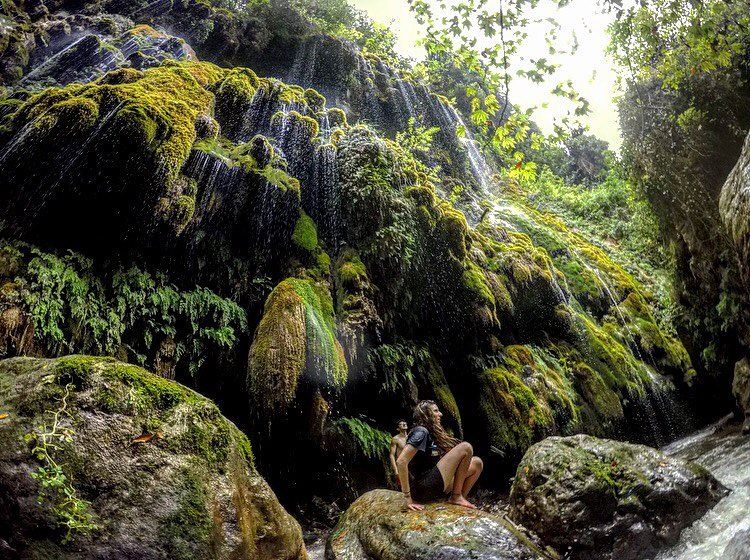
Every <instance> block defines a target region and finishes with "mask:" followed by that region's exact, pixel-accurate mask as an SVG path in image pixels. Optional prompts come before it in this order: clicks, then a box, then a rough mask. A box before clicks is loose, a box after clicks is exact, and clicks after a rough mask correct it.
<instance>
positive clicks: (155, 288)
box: [24, 248, 247, 375]
mask: <svg viewBox="0 0 750 560" xmlns="http://www.w3.org/2000/svg"><path fill="white" fill-rule="evenodd" d="M30 255H31V257H32V258H31V260H30V261H29V264H28V272H27V280H28V284H27V285H26V289H25V291H24V299H25V303H26V305H27V306H28V309H29V313H30V315H31V317H32V320H33V322H34V327H35V330H36V333H37V336H38V337H39V338H40V339H41V340H42V341H43V342H44V343H45V344H46V345H47V346H48V347H49V348H51V349H53V351H55V352H56V353H71V352H95V353H99V354H108V355H115V354H116V353H117V352H118V351H119V350H120V348H121V346H124V347H125V348H127V350H128V351H129V352H131V353H132V354H133V358H134V359H135V361H136V362H138V363H140V364H144V363H145V362H146V361H147V359H148V356H149V355H153V352H154V350H155V348H154V345H155V343H159V342H161V341H162V340H164V339H165V338H168V337H171V338H173V339H174V340H175V343H176V351H175V355H176V360H177V361H178V362H180V363H182V364H184V365H185V366H186V368H187V370H188V371H189V373H190V374H191V375H196V374H197V372H198V370H199V369H200V368H201V366H202V365H203V363H204V362H205V359H206V354H207V352H208V351H210V350H213V351H219V352H221V351H226V350H229V349H231V348H232V347H233V346H234V344H235V343H236V341H237V337H238V335H241V334H242V333H244V332H246V330H247V318H246V315H245V312H244V311H243V310H242V308H240V307H239V306H238V305H237V304H236V303H234V302H232V301H231V300H228V299H224V298H222V297H219V296H218V295H216V294H215V293H213V292H212V291H211V290H208V289H206V288H201V287H197V288H195V289H194V290H189V291H181V290H179V289H178V288H177V287H175V286H173V285H170V284H168V283H167V282H166V280H165V279H164V278H163V277H161V276H157V277H154V276H152V275H151V274H149V273H147V272H144V271H142V270H140V269H138V268H136V267H131V268H129V269H127V270H117V271H115V272H114V273H113V274H112V276H111V279H110V282H109V284H108V285H107V286H106V288H105V284H104V283H103V280H102V278H100V277H99V276H98V275H97V274H96V272H95V267H94V263H93V262H92V261H91V260H90V259H87V258H85V257H83V256H81V255H79V254H76V253H73V252H69V253H68V254H66V255H63V256H57V255H54V254H51V253H45V252H42V251H40V250H38V249H36V248H32V249H31V250H30Z"/></svg>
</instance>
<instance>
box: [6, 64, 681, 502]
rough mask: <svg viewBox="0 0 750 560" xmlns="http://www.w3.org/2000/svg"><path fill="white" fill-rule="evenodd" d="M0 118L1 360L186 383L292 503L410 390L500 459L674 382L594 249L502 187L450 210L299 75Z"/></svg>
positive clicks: (670, 354)
mask: <svg viewBox="0 0 750 560" xmlns="http://www.w3.org/2000/svg"><path fill="white" fill-rule="evenodd" d="M432 102H434V103H435V104H437V105H438V106H442V107H444V109H445V112H446V113H449V114H450V113H453V114H454V113H455V112H454V111H453V110H452V109H450V107H449V106H448V105H447V104H446V103H447V102H446V100H444V99H441V98H439V97H437V96H433V98H432ZM454 124H455V123H454ZM1 126H2V128H1V129H0V159H1V161H2V165H3V168H4V169H5V170H7V174H6V177H7V179H8V185H9V188H8V189H6V190H4V191H3V192H2V193H1V194H0V198H1V199H2V219H3V231H2V233H3V235H4V236H5V237H6V238H7V240H8V241H7V246H6V247H5V249H3V253H2V255H3V259H2V262H3V270H2V271H0V272H2V274H3V282H4V284H3V288H2V290H3V298H4V299H3V302H4V303H3V305H4V313H3V315H2V318H3V329H4V330H3V333H2V334H3V337H4V349H5V353H6V355H12V354H15V353H35V354H43V355H48V354H57V353H61V352H70V351H86V352H97V353H104V354H110V355H116V356H118V357H120V358H121V359H126V360H128V361H133V362H136V363H141V364H144V365H148V366H150V367H153V368H155V369H156V370H157V371H159V372H160V373H161V374H162V375H165V376H167V377H173V378H176V379H178V380H180V381H182V382H184V383H187V384H190V385H192V386H193V387H196V388H198V389H199V390H201V391H203V392H205V393H206V394H208V395H210V396H212V397H213V398H215V399H216V400H217V402H218V403H219V404H220V406H222V407H223V409H224V410H225V411H226V412H227V413H228V414H230V416H231V417H233V418H235V419H236V420H237V421H238V423H240V424H241V425H242V426H243V427H244V428H245V429H247V430H249V433H250V435H251V437H252V438H253V439H254V440H256V442H257V444H258V450H259V452H258V463H259V465H260V466H261V468H262V469H263V470H264V471H265V472H267V473H268V474H269V476H271V481H272V482H273V483H275V484H278V487H279V490H280V491H282V493H285V494H286V495H287V496H289V495H290V494H293V493H295V492H293V490H294V488H295V487H296V486H297V485H302V484H305V487H306V488H308V490H306V492H309V491H325V490H326V489H329V490H331V491H337V492H340V491H341V489H340V488H334V487H335V485H336V483H333V482H330V481H327V480H328V479H330V477H329V475H328V473H329V470H328V468H329V465H331V464H335V463H336V461H337V454H338V453H339V451H340V447H341V446H342V445H343V446H352V452H353V453H355V454H357V455H358V456H360V457H361V461H358V463H357V466H356V467H354V468H353V469H352V470H354V471H359V472H357V473H356V474H354V473H350V474H352V476H354V477H355V480H356V481H358V483H367V482H366V480H367V479H368V477H373V476H375V477H377V476H380V475H379V474H378V472H382V470H381V469H382V467H381V466H379V460H380V458H381V457H382V450H383V444H384V442H385V441H387V439H386V438H384V437H383V436H382V430H387V429H389V428H390V425H391V424H392V423H393V421H394V420H395V419H396V418H397V417H400V416H404V415H406V414H407V413H408V408H409V406H410V405H411V404H412V403H413V402H414V401H415V399H417V398H434V399H435V400H437V401H438V402H439V403H440V405H441V407H442V408H443V409H444V410H445V411H446V412H447V414H446V417H447V418H449V419H450V420H449V422H448V424H449V425H451V426H452V428H453V429H454V431H456V432H462V433H463V434H464V435H465V437H467V438H469V439H471V440H472V441H475V442H476V446H477V448H478V449H479V450H481V452H482V453H484V454H486V453H488V452H489V451H490V450H493V453H494V454H493V455H490V459H489V461H490V464H491V465H494V466H495V467H503V468H505V469H510V468H512V467H513V464H514V461H515V460H516V459H517V458H518V457H520V454H521V453H522V452H523V451H524V449H525V448H526V447H528V446H529V445H530V444H531V443H533V442H534V441H536V440H538V439H540V438H542V437H544V436H545V435H549V434H553V433H572V432H575V431H582V430H583V431H588V432H592V433H596V434H602V435H604V434H609V435H615V434H616V435H628V434H629V435H634V436H635V437H646V436H647V434H648V435H650V437H657V438H658V437H659V436H658V431H657V432H654V430H653V425H652V424H653V423H655V424H656V425H666V424H668V421H667V420H668V417H669V415H670V414H672V413H673V412H674V411H673V410H671V409H669V407H665V406H663V403H665V402H671V400H670V399H673V398H674V397H675V395H676V394H677V393H678V392H679V391H680V390H683V389H686V387H687V385H688V383H689V382H690V381H691V378H692V376H693V372H692V369H691V365H690V361H689V359H688V358H687V355H686V353H685V351H684V349H683V348H682V346H681V345H680V343H679V342H677V341H676V340H675V339H674V338H672V337H671V336H670V335H669V334H667V333H664V332H662V331H661V330H660V329H659V327H658V326H657V324H656V322H655V320H654V318H653V315H652V313H651V311H650V310H649V303H648V296H647V294H645V292H644V291H643V289H642V288H641V287H640V286H639V285H638V284H637V282H635V281H634V280H633V279H632V278H631V277H630V276H629V275H628V274H627V273H625V272H624V271H623V270H622V269H621V268H620V267H619V266H617V265H616V264H615V263H614V262H613V261H611V260H610V259H609V258H608V257H607V256H606V254H605V253H604V252H602V250H601V249H599V248H597V247H595V246H593V245H592V244H590V243H589V242H587V241H586V240H585V239H583V238H582V237H581V236H579V235H577V234H575V233H572V232H571V231H569V230H568V229H567V228H566V227H565V225H564V223H562V222H561V221H560V220H559V219H557V218H555V217H554V216H552V215H548V214H543V213H540V212H538V211H535V210H533V209H532V208H529V207H528V206H525V205H524V204H523V203H522V202H521V201H520V200H517V199H515V198H514V197H513V196H512V195H510V194H508V195H506V196H504V199H505V200H504V206H503V205H500V206H498V207H497V209H496V211H495V212H494V213H493V214H492V216H491V219H489V220H485V221H483V222H482V223H481V224H480V225H479V226H477V227H472V226H470V225H469V223H467V219H466V217H465V216H464V214H463V213H462V212H461V211H460V210H459V209H457V208H456V207H454V206H453V205H452V204H451V203H449V202H448V201H447V200H445V199H443V198H441V196H440V194H439V193H441V192H445V191H446V190H447V189H446V188H445V185H443V184H442V182H443V180H444V177H445V176H444V175H443V174H441V173H440V172H439V170H436V169H435V168H431V167H430V164H429V161H424V160H420V159H418V157H417V156H415V154H414V153H412V152H411V151H409V150H408V149H407V148H405V147H403V146H401V145H399V144H397V143H395V142H393V141H392V140H389V139H388V138H386V137H384V136H381V135H380V134H379V133H378V132H377V131H376V130H373V128H372V127H368V126H364V125H355V124H352V125H350V124H349V123H348V122H347V119H346V118H345V117H344V116H343V115H342V114H341V112H340V111H338V110H337V109H335V108H332V107H330V106H328V104H327V101H326V99H325V98H324V97H323V96H321V95H320V94H319V93H317V92H316V91H314V90H311V89H303V88H301V87H299V86H290V85H287V84H285V83H283V82H279V81H277V80H274V79H270V78H261V77H258V76H257V75H256V74H255V73H254V72H253V71H252V70H249V69H245V68H232V69H225V68H221V67H219V66H216V65H214V64H211V63H206V62H195V61H183V62H179V61H174V60H169V61H166V62H164V63H162V64H160V65H158V66H154V67H151V68H146V69H144V70H137V69H135V68H121V69H118V70H114V71H111V72H109V73H106V74H103V75H102V76H101V77H99V78H96V79H95V80H93V81H90V82H85V83H81V82H76V83H71V84H69V85H66V86H61V87H52V88H48V89H44V90H41V91H39V92H38V93H31V92H29V91H27V90H22V89H15V90H12V93H11V95H10V97H9V98H7V99H6V101H5V102H4V104H3V120H2V124H1ZM447 132H450V129H448V131H447ZM486 179H487V180H489V178H486ZM445 180H447V179H445ZM467 182H468V183H469V184H470V183H471V180H470V178H469V179H467ZM68 250H72V251H73V253H69V254H65V251H68ZM663 374H666V375H667V377H664V376H663ZM657 402H659V403H662V404H660V405H659V406H656V407H655V406H654V403H657ZM654 434H656V435H654ZM279 440H281V441H288V442H295V443H294V444H289V445H285V446H281V447H279V446H277V445H275V443H274V442H275V441H279ZM501 470H502V469H501ZM495 472H499V471H497V469H495ZM363 477H364V478H363ZM371 480H376V479H374V478H373V479H371ZM310 483H311V484H312V485H310Z"/></svg>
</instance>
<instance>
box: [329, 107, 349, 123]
mask: <svg viewBox="0 0 750 560" xmlns="http://www.w3.org/2000/svg"><path fill="white" fill-rule="evenodd" d="M327 113H328V124H329V125H330V126H331V128H336V127H340V128H346V127H348V126H349V123H348V122H347V120H346V113H344V111H342V110H341V109H339V108H338V107H334V108H333V109H328V111H327Z"/></svg>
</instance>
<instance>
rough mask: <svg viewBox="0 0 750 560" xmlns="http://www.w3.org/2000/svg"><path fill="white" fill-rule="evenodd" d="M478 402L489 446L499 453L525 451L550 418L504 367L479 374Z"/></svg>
mask: <svg viewBox="0 0 750 560" xmlns="http://www.w3.org/2000/svg"><path fill="white" fill-rule="evenodd" d="M477 380H478V382H479V384H480V393H479V395H478V398H479V400H478V403H479V407H480V410H482V412H483V417H484V419H485V422H486V423H487V424H486V429H487V435H488V438H489V442H490V444H491V445H494V446H495V447H497V448H499V449H500V450H503V451H506V452H507V451H508V450H516V451H517V450H519V449H525V448H526V447H528V446H529V445H531V443H532V442H533V440H534V436H535V431H536V430H537V429H538V428H540V427H542V426H544V425H547V424H550V423H551V421H552V419H551V417H550V416H549V413H548V412H547V413H546V414H545V413H544V412H543V409H542V408H541V407H540V406H539V404H538V401H537V398H536V396H535V395H534V393H533V392H532V391H531V390H530V389H529V388H528V387H527V386H526V385H524V384H523V382H522V381H521V380H520V379H519V378H518V377H516V376H515V375H514V374H513V373H511V372H509V371H508V370H507V369H506V368H505V367H498V368H495V369H491V370H486V371H484V372H482V373H481V374H480V375H479V376H478V378H477Z"/></svg>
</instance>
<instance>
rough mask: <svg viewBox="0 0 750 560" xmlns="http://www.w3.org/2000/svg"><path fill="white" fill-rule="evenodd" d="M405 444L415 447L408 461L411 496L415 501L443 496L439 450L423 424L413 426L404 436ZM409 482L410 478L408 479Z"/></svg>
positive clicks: (443, 484)
mask: <svg viewBox="0 0 750 560" xmlns="http://www.w3.org/2000/svg"><path fill="white" fill-rule="evenodd" d="M406 443H407V445H411V446H412V447H415V448H416V449H417V454H416V455H415V456H414V457H413V458H412V460H411V461H410V462H409V474H410V477H409V478H410V479H412V477H413V481H414V482H412V483H411V491H412V498H413V499H414V501H416V502H434V501H437V500H440V499H442V498H444V497H445V494H446V492H445V481H443V475H442V474H441V473H440V469H438V468H437V464H438V461H439V460H440V450H439V449H438V447H437V445H435V442H434V441H433V440H432V436H431V435H430V432H429V431H428V430H427V428H425V427H424V426H415V427H414V428H413V429H412V431H411V432H409V436H408V437H407V438H406ZM410 482H411V480H410Z"/></svg>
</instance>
